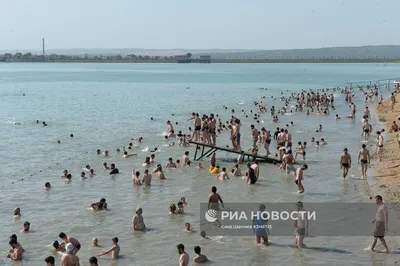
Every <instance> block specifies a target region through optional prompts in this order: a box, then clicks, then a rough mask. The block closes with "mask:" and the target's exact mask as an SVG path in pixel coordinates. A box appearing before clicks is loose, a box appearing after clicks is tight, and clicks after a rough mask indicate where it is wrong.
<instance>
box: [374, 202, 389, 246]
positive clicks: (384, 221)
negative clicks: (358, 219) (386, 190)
mask: <svg viewBox="0 0 400 266" xmlns="http://www.w3.org/2000/svg"><path fill="white" fill-rule="evenodd" d="M375 203H376V205H378V210H377V211H376V215H375V219H373V220H372V223H375V231H374V238H373V240H372V244H371V250H372V251H374V249H375V246H376V242H377V240H378V238H379V240H380V241H381V243H382V245H383V246H384V247H385V251H384V252H386V253H389V248H388V246H387V244H386V241H385V232H386V231H388V230H389V229H388V218H389V216H388V210H387V207H386V205H385V204H383V202H382V197H381V196H380V195H377V196H376V197H375Z"/></svg>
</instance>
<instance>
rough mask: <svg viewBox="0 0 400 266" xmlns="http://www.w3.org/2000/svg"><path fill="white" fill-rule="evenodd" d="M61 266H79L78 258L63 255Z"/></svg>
mask: <svg viewBox="0 0 400 266" xmlns="http://www.w3.org/2000/svg"><path fill="white" fill-rule="evenodd" d="M61 265H62V266H79V265H80V264H79V258H78V257H77V256H76V255H72V254H64V255H62V257H61Z"/></svg>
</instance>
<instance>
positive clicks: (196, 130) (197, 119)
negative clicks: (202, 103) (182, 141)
mask: <svg viewBox="0 0 400 266" xmlns="http://www.w3.org/2000/svg"><path fill="white" fill-rule="evenodd" d="M190 120H193V121H194V133H193V135H192V137H191V139H190V141H200V129H201V119H200V117H199V114H196V113H192V118H189V119H188V121H190Z"/></svg>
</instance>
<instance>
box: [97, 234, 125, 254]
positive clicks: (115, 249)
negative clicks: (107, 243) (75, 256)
mask: <svg viewBox="0 0 400 266" xmlns="http://www.w3.org/2000/svg"><path fill="white" fill-rule="evenodd" d="M111 241H112V244H113V246H112V247H111V248H110V249H109V250H104V251H103V252H101V253H100V254H98V255H97V256H98V257H100V256H103V255H106V254H108V253H110V252H111V257H112V258H113V259H118V258H119V251H120V247H119V245H118V237H114V238H113V239H111Z"/></svg>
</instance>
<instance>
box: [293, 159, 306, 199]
mask: <svg viewBox="0 0 400 266" xmlns="http://www.w3.org/2000/svg"><path fill="white" fill-rule="evenodd" d="M306 169H308V165H306V164H304V165H303V166H301V167H298V168H297V170H296V180H295V181H294V182H295V183H296V185H297V189H298V190H299V193H304V187H303V184H302V181H303V179H304V178H303V171H304V170H306Z"/></svg>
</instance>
